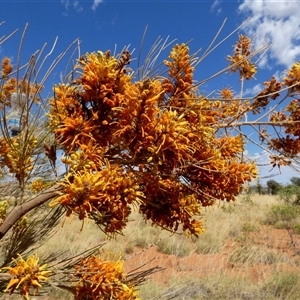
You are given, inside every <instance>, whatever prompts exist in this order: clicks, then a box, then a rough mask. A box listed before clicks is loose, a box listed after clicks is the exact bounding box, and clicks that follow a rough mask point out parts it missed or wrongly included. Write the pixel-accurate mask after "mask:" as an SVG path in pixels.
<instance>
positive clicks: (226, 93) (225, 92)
mask: <svg viewBox="0 0 300 300" xmlns="http://www.w3.org/2000/svg"><path fill="white" fill-rule="evenodd" d="M219 94H220V97H221V99H223V100H231V99H233V98H234V92H233V90H232V89H230V88H228V87H227V88H224V89H222V90H221V91H220V92H219Z"/></svg>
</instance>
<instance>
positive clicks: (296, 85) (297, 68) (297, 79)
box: [284, 61, 300, 92]
mask: <svg viewBox="0 0 300 300" xmlns="http://www.w3.org/2000/svg"><path fill="white" fill-rule="evenodd" d="M284 84H285V85H286V86H289V87H291V89H292V92H295V91H298V92H299V91H300V61H298V62H296V63H294V64H293V65H292V67H291V68H290V69H289V70H288V71H287V76H286V77H284Z"/></svg>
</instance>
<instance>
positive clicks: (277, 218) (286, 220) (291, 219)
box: [267, 204, 300, 229]
mask: <svg viewBox="0 0 300 300" xmlns="http://www.w3.org/2000/svg"><path fill="white" fill-rule="evenodd" d="M299 212H300V210H299V207H297V206H294V205H290V204H282V205H273V206H272V207H271V209H270V211H269V213H268V214H267V223H268V224H270V225H277V226H278V223H280V224H283V228H285V229H291V228H292V224H293V223H295V221H296V218H297V217H298V215H299Z"/></svg>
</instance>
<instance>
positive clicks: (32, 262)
mask: <svg viewBox="0 0 300 300" xmlns="http://www.w3.org/2000/svg"><path fill="white" fill-rule="evenodd" d="M13 262H14V264H15V266H14V267H5V268H3V269H7V270H8V273H9V274H10V275H11V277H12V278H11V280H10V282H9V283H8V285H7V287H6V289H5V292H10V294H11V293H13V291H14V290H15V289H17V290H20V294H21V296H23V297H25V299H27V300H29V294H31V293H32V292H31V289H34V292H33V294H35V293H36V292H37V291H38V289H39V288H40V287H42V283H43V282H46V281H47V280H48V279H49V276H50V274H51V271H47V270H45V269H46V267H47V265H46V264H44V265H40V264H39V258H38V256H37V255H31V256H29V257H28V258H27V259H26V260H24V259H23V258H22V256H21V255H19V258H18V259H13Z"/></svg>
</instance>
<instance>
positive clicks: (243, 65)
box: [227, 35, 257, 80]
mask: <svg viewBox="0 0 300 300" xmlns="http://www.w3.org/2000/svg"><path fill="white" fill-rule="evenodd" d="M251 53H252V50H251V40H250V38H249V37H247V36H244V35H239V40H238V42H237V44H236V47H235V51H234V55H233V56H230V55H229V56H228V57H227V59H228V60H229V62H230V66H231V71H232V72H233V73H235V72H237V71H239V73H240V78H244V79H246V80H249V79H251V78H253V77H254V75H255V74H256V72H257V67H256V66H255V64H254V63H251V60H250V57H249V56H250V55H251Z"/></svg>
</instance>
